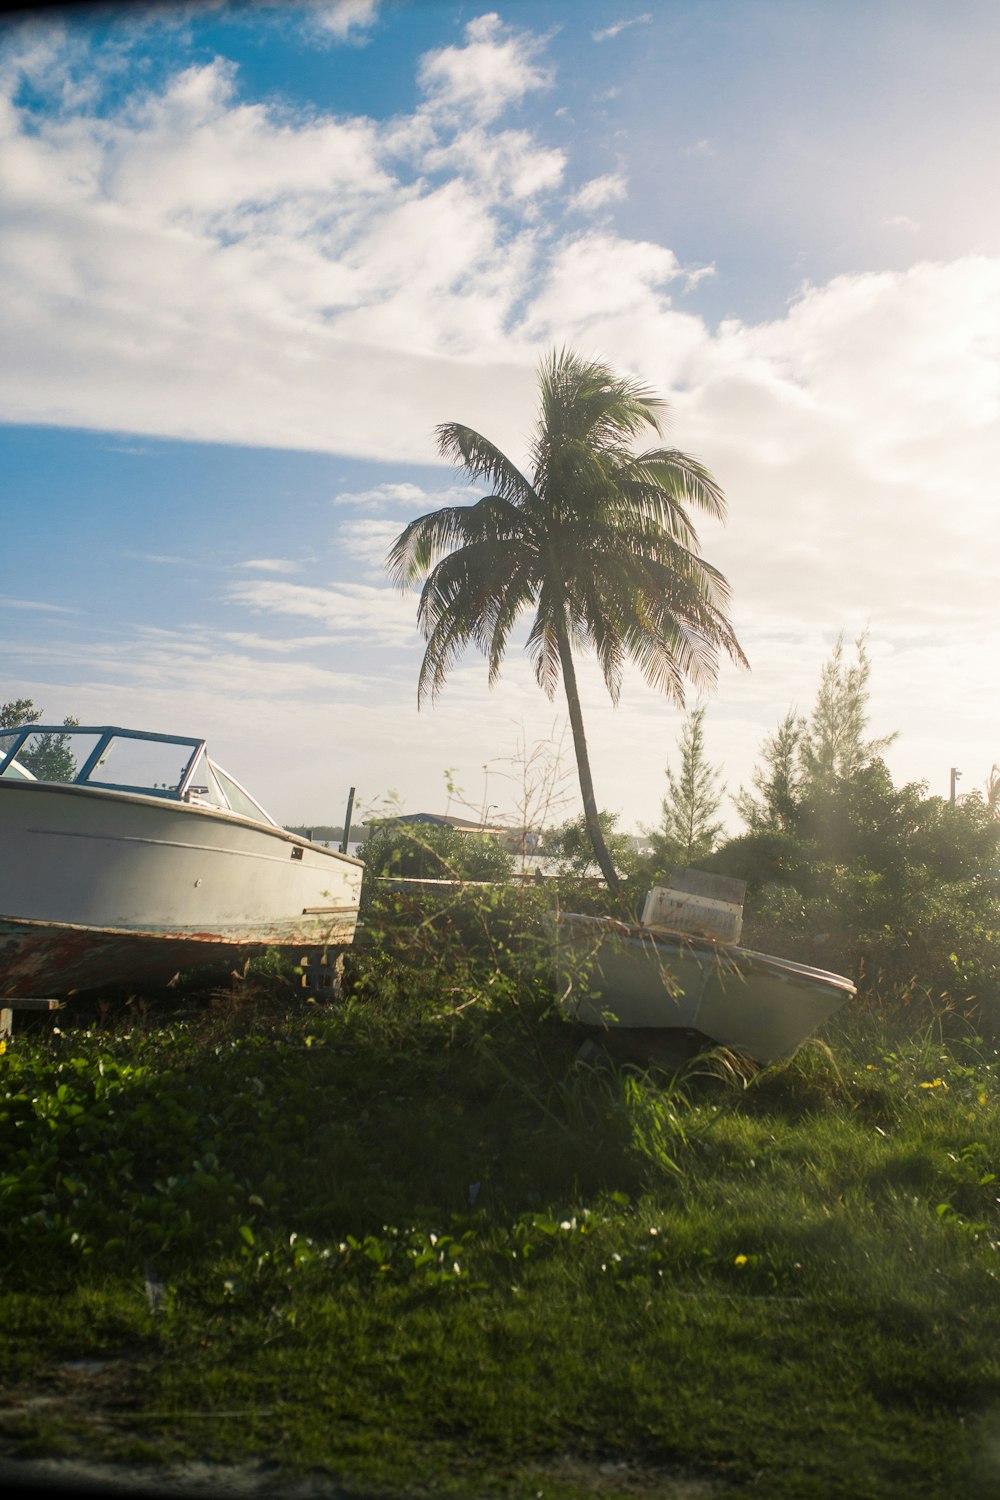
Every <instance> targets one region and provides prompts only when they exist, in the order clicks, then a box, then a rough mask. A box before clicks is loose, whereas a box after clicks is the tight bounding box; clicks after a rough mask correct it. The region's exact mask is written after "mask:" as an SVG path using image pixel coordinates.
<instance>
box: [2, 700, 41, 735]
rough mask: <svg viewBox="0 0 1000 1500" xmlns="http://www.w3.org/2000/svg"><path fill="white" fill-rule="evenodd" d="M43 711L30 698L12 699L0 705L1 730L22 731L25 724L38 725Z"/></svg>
mask: <svg viewBox="0 0 1000 1500" xmlns="http://www.w3.org/2000/svg"><path fill="white" fill-rule="evenodd" d="M41 717H42V710H41V709H40V708H36V707H35V705H34V703H33V702H32V700H31V699H30V698H12V699H11V700H10V702H9V703H0V729H20V728H21V726H22V725H23V724H37V723H38V721H39V720H40V719H41Z"/></svg>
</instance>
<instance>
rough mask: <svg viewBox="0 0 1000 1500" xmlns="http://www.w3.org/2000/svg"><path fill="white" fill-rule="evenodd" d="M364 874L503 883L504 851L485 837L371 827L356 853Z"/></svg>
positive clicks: (507, 864) (507, 859)
mask: <svg viewBox="0 0 1000 1500" xmlns="http://www.w3.org/2000/svg"><path fill="white" fill-rule="evenodd" d="M358 858H359V859H363V860H364V862H365V868H366V872H367V874H368V875H369V876H370V877H372V878H374V877H376V876H379V875H385V876H396V877H397V878H405V879H408V880H412V879H420V880H499V881H503V880H509V879H510V876H511V872H512V870H513V868H514V860H513V856H512V855H511V853H510V851H509V850H508V849H506V848H504V846H503V845H502V844H501V843H499V842H498V841H497V839H496V838H494V837H492V836H490V835H488V834H475V833H462V832H460V831H459V830H458V829H456V828H451V827H448V826H447V825H436V824H434V823H399V822H389V823H377V824H374V825H373V826H371V827H370V828H369V831H368V834H367V837H366V838H365V841H364V843H363V844H362V845H361V846H360V848H359V850H358Z"/></svg>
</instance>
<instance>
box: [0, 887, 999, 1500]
mask: <svg viewBox="0 0 1000 1500" xmlns="http://www.w3.org/2000/svg"><path fill="white" fill-rule="evenodd" d="M410 916H411V917H412V914H410ZM418 926H419V924H414V923H413V921H412V920H408V921H407V923H406V924H405V931H406V933H407V937H406V939H405V943H406V944H408V945H410V948H411V949H412V945H413V944H414V943H416V944H417V946H418V947H419V944H420V943H424V944H425V947H424V951H423V958H422V960H421V961H420V962H418V961H417V960H418V958H419V957H420V955H419V954H418V953H417V952H416V950H415V949H413V951H410V949H408V950H407V951H405V952H404V951H403V946H401V944H402V939H401V940H400V941H399V942H397V943H396V945H395V946H393V944H392V943H388V942H386V943H381V944H380V945H375V946H373V947H371V948H370V949H369V950H368V951H366V952H364V953H363V954H360V955H359V956H358V959H357V961H356V963H355V965H354V972H353V974H352V976H351V980H350V983H349V986H348V992H347V994H346V995H345V997H344V998H343V999H342V1000H340V1001H339V1002H335V1003H333V1004H329V1005H323V1006H320V1005H315V1004H311V1003H308V1002H306V1001H305V1000H304V999H302V998H301V996H299V995H296V994H295V992H294V991H293V990H292V989H291V988H290V987H288V986H287V985H285V984H284V982H283V981H282V979H281V976H280V975H279V976H277V977H274V978H272V979H258V980H256V981H254V982H252V983H251V982H248V981H243V982H242V983H238V984H236V985H235V986H234V987H233V989H232V990H231V991H228V992H227V993H226V994H225V995H221V994H219V995H216V996H215V999H214V1001H213V1003H211V1004H206V1003H201V1004H198V1005H195V1004H194V1003H191V1004H189V1005H188V1007H187V1008H186V1009H185V1007H184V1005H183V1004H180V1003H174V1004H173V1006H172V1008H164V1007H163V1006H160V1007H153V1006H151V1007H149V1008H148V1009H146V1008H144V1007H143V1006H142V1005H139V1004H132V1005H130V1006H128V1007H125V1008H124V1009H121V1010H119V1011H114V1010H109V1011H108V1012H107V1013H105V1014H103V1015H99V1014H93V1015H91V1016H90V1017H89V1018H88V1017H87V1016H86V1015H85V1014H83V1013H81V1014H80V1015H79V1016H78V1017H77V1018H76V1019H74V1013H73V1012H71V1011H70V1012H63V1013H61V1014H60V1015H59V1017H58V1018H57V1020H58V1025H57V1026H55V1027H53V1026H52V1025H51V1023H50V1022H48V1021H46V1023H45V1024H44V1026H36V1027H34V1028H33V1029H29V1028H25V1029H23V1030H22V1031H21V1033H20V1034H19V1035H18V1037H17V1038H16V1039H15V1041H14V1043H13V1044H12V1045H11V1046H10V1047H9V1049H8V1050H7V1052H6V1053H5V1054H4V1055H3V1057H2V1058H0V1146H2V1152H0V1246H2V1259H3V1264H4V1275H3V1280H2V1285H0V1369H2V1370H3V1383H2V1391H0V1449H2V1451H3V1452H4V1453H5V1454H7V1455H21V1456H29V1455H33V1454H46V1455H58V1454H69V1455H75V1456H80V1455H89V1456H91V1457H94V1458H100V1459H102V1460H109V1459H114V1460H120V1461H131V1462H137V1461H143V1462H146V1461H148V1462H153V1463H158V1464H164V1463H170V1462H174V1461H178V1460H183V1459H189V1458H199V1459H207V1460H217V1461H231V1460H247V1459H261V1460H265V1461H267V1462H268V1463H273V1464H274V1465H276V1466H277V1467H276V1470H275V1472H276V1474H278V1475H279V1476H280V1475H287V1476H294V1475H301V1474H303V1473H311V1472H315V1471H317V1470H320V1471H324V1472H326V1473H328V1474H330V1475H332V1476H335V1478H336V1480H337V1482H338V1484H339V1487H340V1491H341V1492H342V1493H353V1494H359V1495H360V1494H365V1495H393V1496H410V1495H418V1494H419V1495H428V1494H433V1495H440V1496H447V1495H455V1496H457V1495H462V1496H469V1495H493V1494H495V1495H509V1496H525V1497H528V1496H530V1497H533V1500H534V1497H537V1496H545V1497H569V1496H577V1495H584V1494H600V1495H604V1496H610V1497H614V1496H619V1495H620V1496H624V1495H636V1494H645V1495H655V1494H661V1495H685V1496H687V1497H688V1500H696V1497H702V1496H704V1497H713V1500H714V1497H725V1496H730V1495H731V1496H736V1495H745V1494H750V1493H757V1494H766V1495H768V1496H776V1497H782V1496H786V1497H789V1500H791V1497H795V1500H801V1497H809V1496H817V1497H820V1496H822V1497H828V1496H834V1497H836V1496H843V1497H845V1500H846V1497H848V1496H849V1497H851V1500H859V1497H866V1496H871V1497H883V1496H885V1497H892V1496H897V1495H898V1496H900V1497H902V1496H904V1495H905V1496H906V1497H907V1500H913V1497H919V1496H941V1495H946V1494H948V1495H950V1494H962V1495H966V1496H972V1497H976V1496H983V1497H986V1496H990V1495H996V1494H998V1493H1000V1297H998V1291H1000V1285H998V1271H1000V1257H998V1242H1000V1213H998V1206H1000V1182H998V1180H997V1179H998V1177H1000V1166H998V1163H1000V1057H998V1053H997V1050H996V1046H995V1042H994V1040H993V1039H992V1038H990V1037H988V1036H984V1035H982V1034H980V1033H978V1032H976V1031H975V1030H974V1029H973V1028H972V1027H971V1026H970V1025H969V1024H968V1021H967V1020H959V1019H958V1018H957V1017H956V1016H955V1015H954V1014H952V1013H949V1012H947V1011H944V1012H942V1013H941V1014H939V1015H937V1016H936V1017H930V1016H928V1015H926V1014H924V1015H923V1016H921V1017H910V1016H908V1014H907V1013H906V1012H905V1011H903V1012H898V1013H894V1014H893V1015H887V1014H886V1013H885V1012H884V1011H883V1010H879V1009H878V1008H876V1007H874V1006H868V1007H866V1008H864V1009H850V1010H847V1011H845V1012H843V1013H842V1014H841V1016H840V1017H839V1018H837V1020H836V1021H835V1023H832V1024H831V1025H830V1027H829V1028H828V1029H827V1031H826V1032H825V1033H824V1036H823V1038H822V1039H821V1040H820V1041H817V1042H816V1043H814V1044H810V1045H807V1046H806V1047H805V1048H804V1049H802V1050H801V1051H800V1053H799V1054H798V1055H797V1056H796V1057H795V1058H794V1059H792V1060H791V1061H789V1062H787V1063H785V1064H782V1065H780V1066H776V1067H773V1068H771V1069H768V1070H765V1071H763V1072H759V1073H756V1074H752V1073H751V1072H750V1071H749V1070H748V1069H746V1068H744V1067H740V1066H739V1065H738V1064H737V1063H736V1060H734V1059H731V1058H728V1057H726V1056H724V1055H721V1054H719V1055H713V1056H709V1057H708V1058H701V1059H699V1060H695V1061H694V1062H693V1063H691V1064H689V1065H687V1066H686V1067H684V1068H681V1069H680V1070H679V1071H678V1070H675V1069H666V1068H664V1067H650V1066H640V1065H638V1064H637V1063H636V1062H635V1061H634V1060H633V1061H626V1060H624V1059H623V1058H621V1057H616V1056H615V1054H614V1053H613V1052H611V1051H608V1050H606V1049H604V1048H600V1047H598V1048H595V1047H593V1046H590V1047H586V1046H584V1047H583V1048H581V1043H582V1042H583V1040H584V1039H583V1037H582V1035H581V1034H580V1033H578V1032H576V1031H575V1030H574V1028H572V1027H571V1026H569V1025H567V1024H566V1023H564V1022H562V1021H560V1020H559V1019H558V1018H554V1017H552V1016H551V1015H550V1014H548V1013H547V1006H548V996H547V992H546V989H545V986H544V985H543V984H542V983H541V982H540V980H539V978H538V976H537V975H536V973H535V969H536V968H537V965H535V964H534V962H533V961H532V963H531V964H528V965H527V966H526V965H525V964H524V963H522V962H520V961H519V959H518V955H517V942H516V940H515V929H514V927H513V925H512V924H511V923H510V922H508V921H505V920H504V919H503V916H502V914H501V915H500V916H499V917H498V916H497V914H496V913H494V914H493V916H492V919H491V922H490V924H489V926H488V927H484V928H483V932H484V933H485V934H486V935H485V937H484V938H483V940H482V941H481V942H479V943H478V944H477V942H476V941H475V922H474V921H473V922H472V923H471V925H470V922H469V919H468V914H467V913H466V914H465V915H464V916H463V917H462V918H461V919H459V918H458V917H457V916H456V915H455V914H454V913H452V914H451V915H450V916H448V917H447V919H446V920H445V922H444V926H442V924H441V922H440V921H437V922H435V921H434V920H429V923H428V926H427V928H426V929H425V930H424V931H423V934H422V936H417V937H415V936H414V934H415V933H416V929H417V927H418ZM390 929H391V924H387V926H386V928H385V929H384V930H385V931H389V930H390ZM402 930H403V929H402V928H401V929H400V931H402ZM432 955H433V961H432ZM521 956H522V957H523V954H522V955H521ZM276 1484H277V1480H276Z"/></svg>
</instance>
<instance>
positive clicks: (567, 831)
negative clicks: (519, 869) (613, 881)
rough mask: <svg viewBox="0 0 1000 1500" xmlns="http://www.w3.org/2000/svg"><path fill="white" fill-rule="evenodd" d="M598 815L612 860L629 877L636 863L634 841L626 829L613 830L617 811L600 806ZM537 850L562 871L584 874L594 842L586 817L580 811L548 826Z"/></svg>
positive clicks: (591, 860) (588, 870)
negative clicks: (576, 815)
mask: <svg viewBox="0 0 1000 1500" xmlns="http://www.w3.org/2000/svg"><path fill="white" fill-rule="evenodd" d="M597 816H598V818H599V820H600V827H601V835H602V837H603V839H604V842H605V845H606V847H607V849H608V852H609V853H610V855H611V858H612V859H613V860H614V863H615V868H616V869H617V870H618V872H619V874H620V875H621V876H623V877H624V878H625V879H628V878H629V876H630V875H632V874H634V872H635V868H636V864H637V857H636V852H635V845H634V844H633V842H632V840H631V839H630V838H629V836H628V834H627V833H618V832H617V831H616V830H617V826H618V814H617V813H613V812H606V811H603V810H602V811H601V812H599V813H598V815H597ZM538 852H539V854H543V855H545V856H546V857H547V858H549V859H554V860H556V861H557V862H558V864H559V867H560V873H562V874H563V875H576V876H583V875H588V874H590V873H592V871H593V869H594V864H595V861H594V846H593V843H592V842H591V838H590V830H589V828H588V826H587V820H586V818H585V817H584V816H583V815H582V814H581V815H580V816H579V817H578V818H569V819H568V820H567V821H566V822H565V823H560V824H559V826H558V827H557V828H550V829H549V830H548V831H547V832H546V833H544V834H543V835H542V838H541V842H540V843H539V846H538Z"/></svg>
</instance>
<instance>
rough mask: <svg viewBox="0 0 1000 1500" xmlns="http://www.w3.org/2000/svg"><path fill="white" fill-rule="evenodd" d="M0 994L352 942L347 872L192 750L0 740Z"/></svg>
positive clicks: (85, 739)
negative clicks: (269, 950)
mask: <svg viewBox="0 0 1000 1500" xmlns="http://www.w3.org/2000/svg"><path fill="white" fill-rule="evenodd" d="M0 849H2V851H3V859H2V862H0V996H2V997H8V996H61V995H65V994H68V993H70V992H72V991H74V990H84V989H94V988H98V987H102V986H104V985H112V984H115V985H117V984H126V985H127V984H131V983H133V982H135V981H137V980H157V979H159V980H165V979H169V978H170V977H171V976H172V975H173V974H175V973H177V972H178V971H179V970H182V969H187V968H194V967H200V966H203V965H212V966H214V965H230V964H233V963H242V962H243V961H244V960H245V959H246V958H248V957H251V956H252V955H254V954H257V953H260V952H262V951H263V950H264V949H265V948H269V947H275V948H279V949H282V950H286V951H287V952H288V953H289V955H290V956H293V957H298V956H302V955H305V954H306V953H308V952H316V951H323V950H327V949H329V948H339V947H341V946H342V945H345V944H348V943H350V942H351V941H352V940H353V937H354V932H355V927H356V924H357V916H358V903H359V899H360V894H361V880H362V875H363V865H362V864H361V862H360V861H359V860H356V859H352V858H351V857H350V856H348V855H346V854H341V853H339V852H338V851H336V850H332V849H329V848H327V847H326V846H325V845H322V844H317V843H314V842H313V841H312V840H310V839H306V838H302V837H300V836H299V835H297V834H293V833H288V832H286V830H285V829H283V828H281V827H279V825H278V824H277V823H275V821H274V819H273V818H271V817H270V816H269V814H268V813H266V812H265V811H264V809H263V808H262V807H261V806H260V804H259V803H258V802H257V801H256V800H255V799H254V798H253V797H252V796H251V795H250V794H249V792H247V791H246V790H245V788H244V787H242V786H241V785H240V783H239V782H238V781H236V780H235V778H234V777H232V776H230V775H229V774H228V772H226V771H224V770H223V769H222V768H221V767H220V766H218V765H217V764H216V763H215V762H214V761H213V760H212V759H210V757H209V755H208V753H207V750H206V744H205V741H204V740H202V739H192V738H189V737H186V736H182V735H167V734H152V733H146V732H143V731H139V730H132V729H121V728H113V727H107V726H104V727H97V728H95V727H87V726H75V725H73V726H69V725H57V726H53V725H37V724H32V725H27V726H21V727H20V728H17V729H9V730H4V731H2V732H0Z"/></svg>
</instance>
